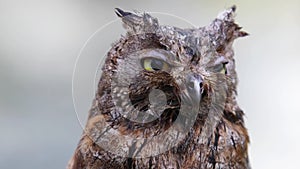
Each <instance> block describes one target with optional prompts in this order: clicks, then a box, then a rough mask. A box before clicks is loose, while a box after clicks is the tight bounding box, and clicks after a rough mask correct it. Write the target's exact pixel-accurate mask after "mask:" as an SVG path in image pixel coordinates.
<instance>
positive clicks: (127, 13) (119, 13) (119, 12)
mask: <svg viewBox="0 0 300 169" xmlns="http://www.w3.org/2000/svg"><path fill="white" fill-rule="evenodd" d="M115 13H116V14H117V16H118V17H120V18H122V17H124V16H128V15H132V13H130V12H125V11H123V10H122V9H120V8H115Z"/></svg>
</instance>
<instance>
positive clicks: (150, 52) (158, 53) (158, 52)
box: [141, 49, 175, 62]
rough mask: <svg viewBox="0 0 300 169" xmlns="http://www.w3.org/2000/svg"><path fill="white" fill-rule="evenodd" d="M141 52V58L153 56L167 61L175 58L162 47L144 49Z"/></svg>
mask: <svg viewBox="0 0 300 169" xmlns="http://www.w3.org/2000/svg"><path fill="white" fill-rule="evenodd" d="M141 52H142V53H143V58H155V59H160V60H163V61H165V62H169V61H172V60H174V59H175V57H174V56H173V54H172V53H170V52H168V51H166V50H162V49H146V51H141Z"/></svg>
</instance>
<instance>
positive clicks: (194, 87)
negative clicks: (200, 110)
mask: <svg viewBox="0 0 300 169" xmlns="http://www.w3.org/2000/svg"><path fill="white" fill-rule="evenodd" d="M186 88H187V92H188V94H189V96H190V99H191V101H192V103H193V104H197V105H198V104H199V103H200V101H201V95H202V91H203V79H202V77H201V76H200V75H198V74H195V73H191V74H188V75H187V78H186Z"/></svg>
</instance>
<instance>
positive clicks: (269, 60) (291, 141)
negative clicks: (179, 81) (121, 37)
mask: <svg viewBox="0 0 300 169" xmlns="http://www.w3.org/2000/svg"><path fill="white" fill-rule="evenodd" d="M233 4H236V5H237V7H238V8H237V17H236V21H237V22H238V23H239V24H240V25H241V26H243V27H244V30H246V31H248V32H249V33H250V34H251V36H249V37H247V38H243V39H239V40H237V41H236V42H235V44H234V47H235V53H236V61H237V70H238V75H239V79H240V83H239V88H238V89H239V90H238V91H239V103H240V105H241V107H242V108H243V109H244V110H245V113H246V126H247V128H248V130H249V133H250V136H251V144H250V160H251V164H252V167H253V168H255V169H266V168H274V169H275V168H297V166H299V164H298V161H297V160H298V159H299V153H300V147H299V143H298V142H299V139H300V132H299V129H300V128H299V127H300V123H299V118H300V104H299V103H298V102H299V100H298V96H299V94H300V90H299V87H300V77H299V73H300V64H299V61H300V56H299V50H300V45H299V44H300V43H299V39H300V10H299V9H300V1H299V0H286V1H274V0H265V1H259V0H252V1H240V0H239V1H238V0H226V1H225V0H209V1H208V0H207V1H204V0H186V1H176V2H175V1H172V0H165V1H161V0H159V1H158V0H156V1H153V0H152V1H138V0H130V1H129V0H128V1H115V0H112V1H100V0H98V1H96V0H80V1H79V0H72V1H71V0H70V1H66V0H43V1H42V0H27V1H26V0H0V133H1V135H0V168H1V169H11V168H24V169H27V168H28V169H32V168H45V169H59V168H65V166H66V164H67V162H68V160H69V158H70V157H71V155H72V154H73V151H74V149H75V147H76V145H77V143H78V140H79V138H80V135H81V132H82V129H81V127H80V124H79V122H78V120H77V118H76V114H75V110H74V107H73V100H72V73H73V69H74V65H75V61H76V58H77V55H78V53H79V51H80V49H81V48H82V46H83V44H84V43H85V42H86V40H87V39H88V38H89V37H90V36H91V35H92V34H93V33H94V32H95V31H96V30H98V29H99V28H100V27H101V26H103V25H104V24H106V23H108V22H110V21H112V20H114V19H116V16H115V14H114V8H115V7H120V8H122V9H126V10H134V9H137V10H139V11H151V12H164V13H170V14H174V15H177V16H180V17H182V18H185V19H186V20H188V21H190V22H191V23H193V24H194V25H197V26H204V25H206V24H208V23H209V22H210V21H211V20H212V19H213V18H214V17H216V16H217V14H218V13H219V12H220V11H222V10H223V9H224V8H227V7H230V6H231V5H233ZM112 32H113V30H112ZM116 39H117V38H115V37H113V38H109V37H108V38H107V42H108V44H110V43H111V42H114V41H115V40H116ZM103 47H105V48H106V46H105V45H104V46H103ZM106 50H107V49H106ZM99 57H102V56H100V55H99ZM87 65H88V63H87ZM86 76H94V74H91V75H90V74H87V75H86ZM87 87H90V86H87ZM92 97H93V93H89V98H87V99H85V101H84V102H82V103H81V104H82V106H81V110H80V111H85V112H86V113H87V111H88V109H89V107H90V105H91V101H92Z"/></svg>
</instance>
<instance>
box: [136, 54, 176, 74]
mask: <svg viewBox="0 0 300 169" xmlns="http://www.w3.org/2000/svg"><path fill="white" fill-rule="evenodd" d="M153 60H159V61H161V62H162V63H163V67H162V69H161V70H162V71H168V70H169V69H170V64H168V63H167V62H166V61H164V60H162V59H159V58H156V57H151V56H149V57H144V58H142V59H141V65H142V67H143V68H144V69H145V70H148V71H154V70H149V68H151V69H153V68H152V67H151V65H148V66H149V67H148V66H147V67H145V63H146V61H153ZM148 64H149V63H148ZM150 64H151V63H150Z"/></svg>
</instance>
